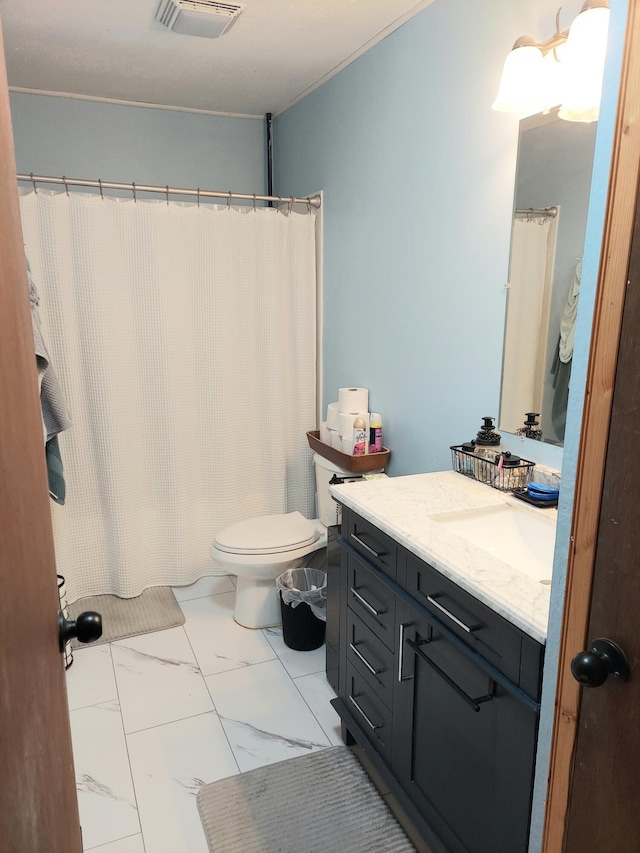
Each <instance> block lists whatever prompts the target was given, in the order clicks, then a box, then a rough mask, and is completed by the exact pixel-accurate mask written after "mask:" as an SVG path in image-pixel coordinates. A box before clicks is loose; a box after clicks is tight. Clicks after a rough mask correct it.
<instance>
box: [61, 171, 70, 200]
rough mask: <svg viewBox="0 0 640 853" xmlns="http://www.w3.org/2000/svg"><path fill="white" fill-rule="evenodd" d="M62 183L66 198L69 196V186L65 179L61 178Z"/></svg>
mask: <svg viewBox="0 0 640 853" xmlns="http://www.w3.org/2000/svg"><path fill="white" fill-rule="evenodd" d="M62 183H63V184H64V188H65V190H66V193H67V196H68V195H69V184H68V183H67V179H66V177H65V176H64V175H63V176H62Z"/></svg>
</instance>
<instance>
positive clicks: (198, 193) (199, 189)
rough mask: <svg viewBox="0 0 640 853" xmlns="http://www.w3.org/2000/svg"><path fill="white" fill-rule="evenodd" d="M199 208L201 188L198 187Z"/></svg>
mask: <svg viewBox="0 0 640 853" xmlns="http://www.w3.org/2000/svg"><path fill="white" fill-rule="evenodd" d="M198 207H200V187H198Z"/></svg>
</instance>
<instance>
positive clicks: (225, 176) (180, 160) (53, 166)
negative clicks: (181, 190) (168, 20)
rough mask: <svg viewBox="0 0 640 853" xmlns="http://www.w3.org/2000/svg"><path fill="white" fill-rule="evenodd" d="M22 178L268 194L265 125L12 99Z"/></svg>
mask: <svg viewBox="0 0 640 853" xmlns="http://www.w3.org/2000/svg"><path fill="white" fill-rule="evenodd" d="M11 120H12V124H13V135H14V144H15V149H16V160H17V166H18V171H19V172H26V173H30V172H33V173H34V174H36V175H37V174H41V175H52V176H60V175H66V176H67V177H74V178H89V179H97V178H101V179H102V180H107V181H108V180H111V181H116V182H125V183H128V182H129V181H135V182H136V183H138V184H144V183H146V184H160V185H161V186H164V185H165V184H169V185H170V186H182V187H195V188H197V187H201V188H203V189H205V188H206V189H216V190H217V189H222V190H228V189H231V190H236V191H239V192H247V193H263V192H264V191H265V181H266V178H265V173H266V169H265V153H264V152H265V142H264V134H265V131H264V123H263V122H262V121H261V120H260V119H244V118H228V117H225V116H211V115H204V114H200V113H189V112H181V111H176V110H164V109H163V110H159V109H148V108H145V107H133V106H122V105H119V104H108V103H102V102H99V101H85V100H80V99H75V98H59V97H51V96H47V95H32V94H24V93H20V92H12V93H11Z"/></svg>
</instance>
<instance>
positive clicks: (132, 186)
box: [131, 181, 138, 204]
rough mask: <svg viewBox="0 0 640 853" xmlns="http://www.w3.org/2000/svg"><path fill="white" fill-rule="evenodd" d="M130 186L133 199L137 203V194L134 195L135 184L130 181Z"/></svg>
mask: <svg viewBox="0 0 640 853" xmlns="http://www.w3.org/2000/svg"><path fill="white" fill-rule="evenodd" d="M131 188H132V190H133V200H134V201H135V202H136V204H137V203H138V198H137V196H136V185H135V183H134V182H133V181H131Z"/></svg>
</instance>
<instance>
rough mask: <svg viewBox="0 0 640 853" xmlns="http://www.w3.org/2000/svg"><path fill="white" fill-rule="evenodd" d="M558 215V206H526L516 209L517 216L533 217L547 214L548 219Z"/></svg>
mask: <svg viewBox="0 0 640 853" xmlns="http://www.w3.org/2000/svg"><path fill="white" fill-rule="evenodd" d="M557 215H558V208H557V207H525V208H518V209H517V210H516V216H523V217H524V216H530V217H531V218H532V219H533V218H534V217H537V216H546V217H547V219H553V218H554V217H555V216H557Z"/></svg>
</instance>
